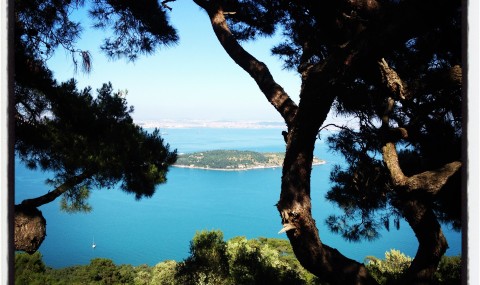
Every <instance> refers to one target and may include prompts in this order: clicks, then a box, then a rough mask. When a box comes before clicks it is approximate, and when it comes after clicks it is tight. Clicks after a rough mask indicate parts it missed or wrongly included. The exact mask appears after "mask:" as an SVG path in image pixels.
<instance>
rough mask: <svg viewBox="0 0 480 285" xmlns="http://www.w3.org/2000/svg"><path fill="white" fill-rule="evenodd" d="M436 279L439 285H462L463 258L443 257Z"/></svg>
mask: <svg viewBox="0 0 480 285" xmlns="http://www.w3.org/2000/svg"><path fill="white" fill-rule="evenodd" d="M435 279H437V281H438V284H442V285H454V284H461V281H462V257H461V256H442V259H441V260H440V263H439V264H438V270H437V272H436V273H435Z"/></svg>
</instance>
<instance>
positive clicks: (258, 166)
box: [172, 160, 327, 171]
mask: <svg viewBox="0 0 480 285" xmlns="http://www.w3.org/2000/svg"><path fill="white" fill-rule="evenodd" d="M326 163H327V162H326V161H325V160H321V161H320V162H316V163H312V166H317V165H322V164H326ZM172 167H177V168H188V169H200V170H213V171H247V170H256V169H270V168H272V169H273V168H281V167H282V165H257V166H248V167H244V168H210V167H201V166H191V165H182V164H179V165H177V164H174V165H172Z"/></svg>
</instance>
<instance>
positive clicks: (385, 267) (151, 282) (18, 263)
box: [15, 230, 461, 285]
mask: <svg viewBox="0 0 480 285" xmlns="http://www.w3.org/2000/svg"><path fill="white" fill-rule="evenodd" d="M411 261H412V258H410V257H408V256H406V255H405V254H403V253H401V252H400V251H398V250H394V249H392V250H390V251H389V252H386V253H385V258H384V259H379V258H376V257H367V258H366V267H367V269H368V271H369V273H370V274H372V276H373V277H374V278H375V279H376V280H377V282H379V283H380V284H390V283H391V282H393V281H395V280H398V278H399V277H400V276H401V275H402V273H403V272H404V271H405V270H406V269H407V268H408V266H409V265H410V263H411ZM460 277H461V257H460V256H454V257H446V256H444V257H443V258H442V260H441V261H440V264H439V266H438V271H437V272H436V274H435V280H436V282H437V283H438V284H445V285H453V284H460ZM15 284H19V285H20V284H50V285H70V284H74V285H77V284H78V285H83V284H132V285H140V284H142V285H185V284H195V285H200V284H228V285H242V284H272V285H274V284H292V285H294V284H305V285H320V284H322V283H321V282H320V281H319V280H318V279H317V277H315V276H314V275H312V274H311V273H309V272H308V271H306V270H305V269H304V268H303V267H302V266H301V265H300V263H299V262H298V260H297V259H296V258H295V256H294V254H293V250H292V247H291V245H290V243H289V242H288V240H284V239H274V238H258V239H250V240H247V239H246V238H245V237H234V238H232V239H230V240H228V241H226V242H225V241H224V240H223V233H222V232H221V231H218V230H216V231H201V232H197V233H196V234H195V236H194V238H193V239H192V241H191V252H190V256H189V257H187V258H186V259H185V260H184V261H182V262H179V263H177V262H176V261H173V260H167V261H163V262H160V263H158V264H156V265H155V266H153V267H150V266H147V265H140V266H132V265H125V264H123V265H115V264H114V263H113V261H112V260H110V259H106V258H95V259H92V260H91V261H90V264H88V265H83V266H71V267H66V268H61V269H52V268H48V267H46V266H45V264H44V263H43V261H42V256H41V254H40V253H39V252H36V253H35V254H32V255H29V254H26V253H16V255H15Z"/></svg>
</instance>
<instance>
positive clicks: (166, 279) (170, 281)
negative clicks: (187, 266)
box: [150, 260, 177, 285]
mask: <svg viewBox="0 0 480 285" xmlns="http://www.w3.org/2000/svg"><path fill="white" fill-rule="evenodd" d="M176 272H177V262H175V261H174V260H167V261H164V262H160V263H158V264H156V265H155V266H154V267H153V269H152V280H151V281H150V284H151V285H176V284H177V283H176V281H175V274H176Z"/></svg>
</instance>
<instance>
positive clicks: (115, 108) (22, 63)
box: [14, 1, 177, 253]
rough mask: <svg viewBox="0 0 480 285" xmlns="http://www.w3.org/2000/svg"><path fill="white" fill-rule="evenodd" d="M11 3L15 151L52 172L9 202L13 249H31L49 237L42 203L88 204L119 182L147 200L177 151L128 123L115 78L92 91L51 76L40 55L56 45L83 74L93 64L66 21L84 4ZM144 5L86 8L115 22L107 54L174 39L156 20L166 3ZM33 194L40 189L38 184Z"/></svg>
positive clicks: (72, 207)
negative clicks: (44, 183) (27, 195)
mask: <svg viewBox="0 0 480 285" xmlns="http://www.w3.org/2000/svg"><path fill="white" fill-rule="evenodd" d="M17 2H18V3H16V4H18V5H16V6H15V44H14V46H15V77H14V83H15V86H14V97H15V152H16V154H17V155H18V156H19V158H20V159H21V161H22V162H23V163H24V164H25V165H26V166H27V167H29V168H32V169H40V170H42V171H50V172H51V173H53V174H52V175H53V177H52V178H51V179H49V181H48V183H49V184H50V185H52V190H51V191H49V192H48V193H45V194H43V195H41V196H38V197H35V198H32V199H26V200H24V201H22V202H21V203H20V204H18V205H16V206H15V233H14V236H15V242H14V243H15V249H16V250H24V251H26V252H29V253H32V252H35V251H36V250H37V249H38V247H39V246H40V245H41V243H42V242H43V240H44V238H45V235H46V221H45V219H44V218H43V216H42V213H41V212H40V211H39V210H38V207H39V206H41V205H44V204H46V203H50V202H52V201H54V200H55V199H57V198H58V197H61V208H62V209H63V210H65V211H69V212H76V211H89V210H90V209H91V207H90V206H89V205H88V200H87V198H88V196H89V194H90V191H91V190H92V189H94V188H110V187H113V186H115V185H117V184H120V188H121V189H122V190H124V191H125V192H128V193H133V194H134V195H135V198H136V199H140V198H142V197H150V196H152V195H153V194H154V192H155V187H156V186H157V185H159V184H162V183H165V182H166V180H167V178H166V174H167V171H168V167H169V166H170V165H171V164H173V163H175V161H176V158H177V155H176V151H170V149H169V145H168V144H165V143H164V141H163V139H162V138H161V137H160V134H159V131H158V130H155V131H153V132H152V133H148V132H147V131H145V130H143V129H142V128H140V127H139V126H137V125H135V124H134V123H133V119H132V118H131V116H130V114H131V113H132V112H133V107H128V105H127V102H126V99H125V98H124V97H123V96H122V94H121V92H114V91H113V87H112V86H111V84H104V85H103V87H101V88H100V89H98V90H97V94H96V96H94V95H93V94H92V90H91V89H90V88H87V89H85V90H77V88H76V83H75V82H74V81H73V80H71V81H68V82H64V83H57V82H56V81H55V80H54V79H53V78H52V73H51V72H50V70H49V69H48V68H47V67H46V65H45V62H46V60H48V58H49V57H50V56H51V55H52V53H53V52H54V50H55V49H56V48H58V47H63V48H64V49H66V50H67V51H68V52H70V53H71V55H72V60H73V62H74V63H75V64H78V63H77V62H78V61H81V62H82V66H83V68H84V70H85V71H88V70H89V69H90V66H91V59H90V55H89V53H88V52H87V51H80V50H77V49H75V40H76V39H77V38H78V37H79V34H80V31H81V27H80V25H79V24H78V23H74V22H71V21H70V20H69V16H70V12H71V10H72V9H76V8H78V7H79V6H80V5H81V4H83V1H17ZM149 3H150V5H149V6H148V7H143V6H142V7H140V6H139V4H138V2H132V3H128V4H127V5H125V4H122V1H107V2H102V1H95V3H94V11H93V12H92V14H93V15H94V16H95V17H98V18H99V21H100V20H103V21H106V22H109V21H116V22H115V23H116V24H115V35H117V36H118V38H115V39H113V40H112V39H107V40H106V42H105V44H104V49H105V51H106V52H107V53H108V54H109V55H111V56H118V55H123V56H125V57H127V58H129V59H134V58H135V56H136V55H137V54H139V53H149V52H152V51H153V49H154V48H155V47H157V46H158V45H164V44H171V43H173V42H175V40H176V33H175V31H174V30H173V29H172V28H171V27H170V26H168V25H167V23H166V20H165V19H162V18H161V17H158V15H160V14H162V11H163V10H162V9H161V7H159V6H158V4H156V2H155V1H150V2H149ZM142 5H145V3H143V4H142ZM145 8H148V9H147V10H148V11H149V12H151V13H155V15H157V17H156V18H155V20H152V17H151V16H152V15H148V14H144V12H145V11H147V10H145ZM98 10H102V13H100V12H99V11H98ZM142 11H143V12H142ZM163 14H164V13H163ZM102 17H103V18H102ZM142 17H143V18H142ZM107 18H108V19H107ZM79 57H80V59H78V58H79ZM31 193H32V196H33V195H39V194H38V192H35V189H31Z"/></svg>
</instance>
